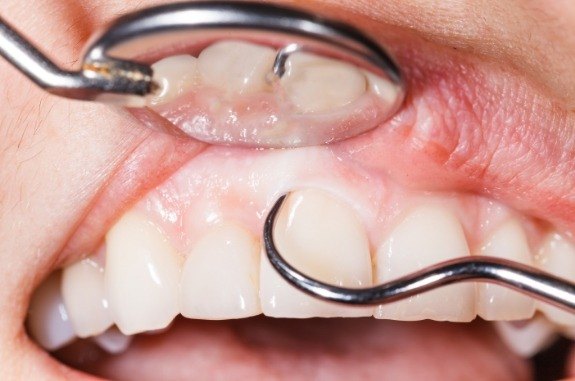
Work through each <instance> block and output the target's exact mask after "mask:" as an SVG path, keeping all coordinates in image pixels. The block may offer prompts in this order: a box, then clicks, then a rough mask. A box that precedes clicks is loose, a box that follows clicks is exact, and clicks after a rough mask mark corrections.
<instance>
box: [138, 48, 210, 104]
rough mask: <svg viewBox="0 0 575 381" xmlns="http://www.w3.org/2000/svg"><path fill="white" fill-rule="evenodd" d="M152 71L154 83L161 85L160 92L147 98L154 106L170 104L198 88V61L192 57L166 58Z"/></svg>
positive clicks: (154, 66) (156, 64)
mask: <svg viewBox="0 0 575 381" xmlns="http://www.w3.org/2000/svg"><path fill="white" fill-rule="evenodd" d="M152 69H153V70H154V78H153V79H154V82H156V83H157V84H158V85H160V89H159V90H158V92H157V93H155V94H153V95H151V96H149V97H148V98H147V101H148V104H150V105H152V106H155V105H160V104H164V103H167V102H170V101H172V100H174V99H176V98H178V97H179V96H180V95H182V94H184V93H186V92H187V91H190V90H191V89H193V88H194V87H196V86H197V83H198V77H199V74H198V59H197V58H195V57H192V56H190V55H178V56H172V57H166V58H164V59H162V60H160V61H158V62H156V63H154V64H153V65H152Z"/></svg>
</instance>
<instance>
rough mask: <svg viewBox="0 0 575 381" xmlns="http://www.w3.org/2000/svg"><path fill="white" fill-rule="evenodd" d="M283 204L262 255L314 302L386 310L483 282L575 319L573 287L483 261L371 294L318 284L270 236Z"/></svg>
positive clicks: (268, 229) (271, 218)
mask: <svg viewBox="0 0 575 381" xmlns="http://www.w3.org/2000/svg"><path fill="white" fill-rule="evenodd" d="M285 198H286V195H284V196H282V197H280V198H279V199H278V201H277V202H276V203H275V204H274V206H273V207H272V209H271V210H270V212H269V214H268V216H267V218H266V221H265V224H264V231H263V238H264V245H265V250H266V253H267V256H268V259H269V261H270V262H271V264H272V266H273V267H274V269H275V270H276V271H277V272H278V273H279V274H280V275H281V276H282V277H283V278H284V279H285V280H286V281H287V282H289V283H290V284H291V285H292V286H294V287H296V288H298V289H299V290H301V291H303V292H305V293H307V294H309V295H311V296H313V297H315V298H318V299H322V300H326V301H331V302H336V303H342V304H349V305H376V304H386V303H391V302H394V301H398V300H402V299H406V298H409V297H410V296H414V295H418V294H421V293H423V292H426V291H430V290H433V289H436V288H439V287H442V286H445V285H448V284H452V283H459V282H463V281H485V282H490V283H495V284H499V285H501V286H505V287H508V288H511V289H513V290H515V291H518V292H520V293H522V294H525V295H528V296H530V297H533V298H535V299H539V300H541V301H543V302H546V303H549V304H553V305H555V306H557V307H559V308H561V309H563V310H566V311H569V312H572V313H575V284H574V283H571V282H569V281H567V280H565V279H561V278H558V277H556V276H553V275H551V274H548V273H545V272H543V271H541V270H538V269H535V268H533V267H530V266H526V265H524V264H521V263H517V262H514V261H510V260H505V259H501V258H494V257H487V256H473V257H462V258H456V259H453V260H449V261H445V262H441V263H438V264H436V265H433V266H429V267H427V268H425V269H422V270H420V271H417V272H414V273H412V274H409V275H406V276H403V277H401V278H398V279H396V280H393V281H390V282H387V283H384V284H380V285H378V286H374V287H370V288H361V289H360V288H357V289H353V288H345V287H338V286H334V285H331V284H327V283H324V282H321V281H318V280H316V279H314V278H312V277H310V276H308V275H306V274H304V273H302V272H301V271H299V270H298V269H296V268H294V267H293V266H291V265H290V264H289V263H288V262H287V261H286V260H285V259H284V257H283V256H282V255H281V254H280V252H279V251H278V249H277V247H276V245H275V242H274V238H273V230H274V223H275V220H276V216H277V214H278V212H279V210H280V208H281V206H282V204H283V202H284V200H285Z"/></svg>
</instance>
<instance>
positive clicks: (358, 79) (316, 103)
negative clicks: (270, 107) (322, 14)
mask: <svg viewBox="0 0 575 381" xmlns="http://www.w3.org/2000/svg"><path fill="white" fill-rule="evenodd" d="M280 84H281V87H282V90H283V91H285V94H286V96H287V98H288V99H289V101H290V102H291V103H292V104H293V106H294V107H295V110H296V111H297V112H301V113H319V112H326V111H331V110H334V109H339V108H341V107H343V106H345V105H348V104H350V103H352V102H353V101H355V100H357V99H359V97H361V95H363V94H364V93H365V91H366V77H365V75H364V74H363V73H362V72H361V70H359V69H357V68H356V67H355V66H353V65H350V64H347V63H345V62H341V61H337V60H334V59H328V58H322V57H319V56H316V55H314V54H308V53H294V54H292V55H291V56H289V58H288V59H287V61H286V71H285V74H284V75H283V76H282V78H281V80H280Z"/></svg>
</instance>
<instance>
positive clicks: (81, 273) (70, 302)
mask: <svg viewBox="0 0 575 381" xmlns="http://www.w3.org/2000/svg"><path fill="white" fill-rule="evenodd" d="M62 296H63V298H64V302H65V304H66V308H67V309H68V314H69V315H70V320H71V321H72V325H73V326H74V330H75V331H76V334H77V335H78V336H79V337H88V336H93V335H97V334H99V333H102V332H104V331H105V330H106V329H108V328H109V327H110V326H111V325H112V317H111V316H110V312H109V311H108V301H107V300H106V296H105V291H104V269H103V268H102V266H100V265H99V264H98V263H97V262H96V261H95V260H93V259H90V258H87V259H84V260H82V261H80V262H77V263H75V264H73V265H71V266H69V267H67V268H66V269H64V271H63V273H62Z"/></svg>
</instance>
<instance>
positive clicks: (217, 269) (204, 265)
mask: <svg viewBox="0 0 575 381" xmlns="http://www.w3.org/2000/svg"><path fill="white" fill-rule="evenodd" d="M260 248H261V246H260V245H259V243H258V242H257V241H256V239H255V237H252V235H251V234H250V233H249V232H248V231H247V230H245V229H243V228H240V227H239V226H236V225H232V224H227V225H224V226H219V227H215V228H213V229H212V230H211V231H209V232H208V233H207V235H206V236H204V237H203V238H202V239H200V240H199V242H197V244H196V245H195V246H194V248H193V249H192V251H191V252H190V253H189V254H188V256H187V258H186V262H185V263H184V268H183V270H182V281H181V291H180V292H181V311H182V315H184V316H185V317H188V318H195V319H210V320H218V319H236V318H244V317H248V316H253V315H258V314H260V313H261V308H260V303H259V297H258V290H259V270H258V264H259V259H260Z"/></svg>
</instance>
